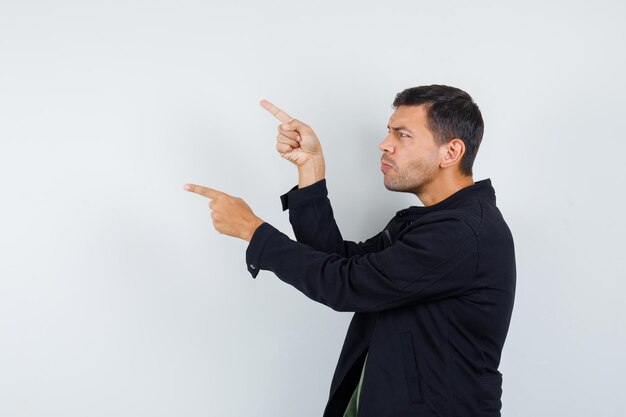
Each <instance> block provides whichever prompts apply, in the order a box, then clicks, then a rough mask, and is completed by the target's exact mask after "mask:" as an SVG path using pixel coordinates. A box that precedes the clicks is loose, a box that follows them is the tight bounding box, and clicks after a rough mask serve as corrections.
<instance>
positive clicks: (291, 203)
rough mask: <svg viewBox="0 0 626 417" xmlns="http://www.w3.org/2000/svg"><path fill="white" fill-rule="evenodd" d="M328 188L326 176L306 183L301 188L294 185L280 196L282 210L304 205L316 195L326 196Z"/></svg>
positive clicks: (316, 196)
mask: <svg viewBox="0 0 626 417" xmlns="http://www.w3.org/2000/svg"><path fill="white" fill-rule="evenodd" d="M327 195H328V189H327V188H326V178H322V179H321V180H319V181H318V182H315V183H313V184H311V185H307V186H306V187H303V188H298V186H297V185H296V186H294V187H293V188H292V189H291V190H289V191H288V192H286V193H285V194H283V195H281V196H280V201H281V203H282V206H283V211H285V210H287V209H291V208H295V207H299V206H303V205H306V204H307V203H308V202H309V201H310V200H313V199H315V198H318V197H326V196H327Z"/></svg>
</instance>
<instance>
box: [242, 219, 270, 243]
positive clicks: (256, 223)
mask: <svg viewBox="0 0 626 417" xmlns="http://www.w3.org/2000/svg"><path fill="white" fill-rule="evenodd" d="M263 223H265V222H264V221H263V220H262V219H260V218H258V217H257V218H256V219H254V221H253V222H252V223H251V224H250V227H249V228H248V230H247V231H246V234H245V235H244V236H242V239H243V240H245V241H247V242H250V240H251V239H252V235H254V232H256V229H258V228H259V226H260V225H262V224H263Z"/></svg>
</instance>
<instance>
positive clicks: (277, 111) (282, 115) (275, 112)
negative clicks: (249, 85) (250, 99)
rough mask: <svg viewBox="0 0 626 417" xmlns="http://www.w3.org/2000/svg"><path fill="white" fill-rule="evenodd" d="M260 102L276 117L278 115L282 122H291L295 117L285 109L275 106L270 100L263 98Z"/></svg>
mask: <svg viewBox="0 0 626 417" xmlns="http://www.w3.org/2000/svg"><path fill="white" fill-rule="evenodd" d="M259 103H260V104H261V107H263V108H264V109H265V110H267V111H268V112H270V113H272V114H273V115H274V117H276V118H277V119H278V120H280V121H281V122H283V123H289V122H290V121H292V120H293V117H291V116H289V115H288V114H287V113H285V112H284V111H282V110H281V109H279V108H278V107H276V106H274V105H273V104H272V103H270V102H269V101H267V100H261V101H260V102H259Z"/></svg>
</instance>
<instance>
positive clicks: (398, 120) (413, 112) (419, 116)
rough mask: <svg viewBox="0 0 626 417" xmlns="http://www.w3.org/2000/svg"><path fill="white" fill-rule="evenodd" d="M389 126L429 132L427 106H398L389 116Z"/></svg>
mask: <svg viewBox="0 0 626 417" xmlns="http://www.w3.org/2000/svg"><path fill="white" fill-rule="evenodd" d="M389 127H390V128H397V127H404V128H406V129H408V130H411V131H413V132H417V133H429V132H430V131H429V129H428V119H427V106H426V105H423V104H420V105H418V106H399V107H398V108H396V109H395V110H394V112H393V113H392V115H391V116H390V117H389Z"/></svg>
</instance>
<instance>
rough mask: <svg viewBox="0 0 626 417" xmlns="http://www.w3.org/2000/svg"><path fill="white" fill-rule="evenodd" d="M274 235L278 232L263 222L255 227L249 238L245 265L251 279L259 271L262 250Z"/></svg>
mask: <svg viewBox="0 0 626 417" xmlns="http://www.w3.org/2000/svg"><path fill="white" fill-rule="evenodd" d="M274 233H279V230H278V229H276V228H275V227H274V226H272V225H271V224H269V223H267V222H265V223H262V224H261V225H260V226H259V227H257V229H256V230H255V231H254V233H253V234H252V237H251V238H250V242H249V243H248V248H247V249H246V264H247V267H248V272H249V273H250V274H251V275H252V278H256V276H257V275H258V274H259V271H260V270H261V264H260V259H261V254H262V253H263V248H264V247H265V245H266V244H267V242H268V241H269V240H270V238H271V237H272V235H273V234H274Z"/></svg>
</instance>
